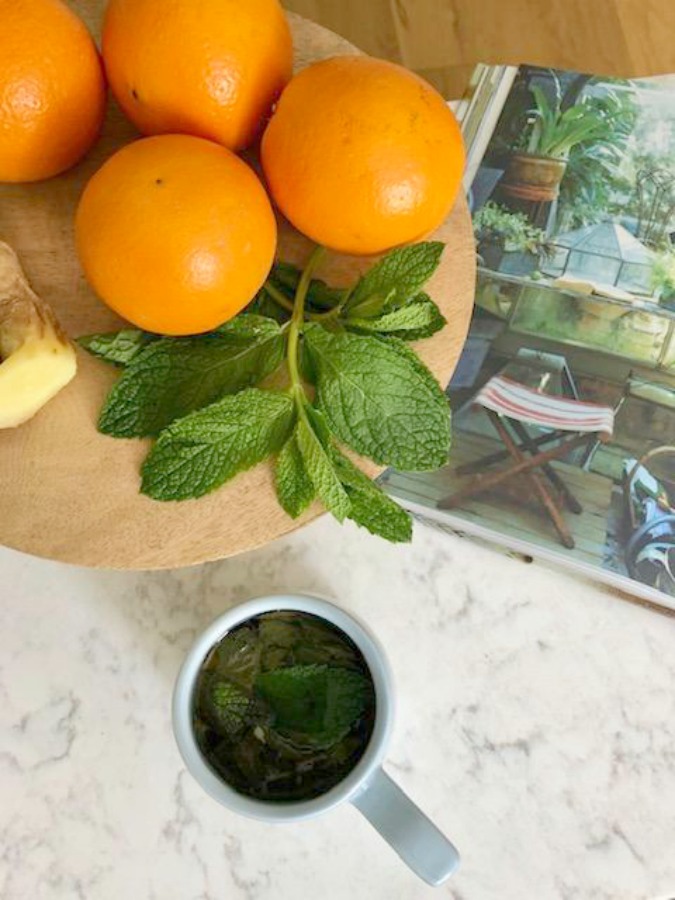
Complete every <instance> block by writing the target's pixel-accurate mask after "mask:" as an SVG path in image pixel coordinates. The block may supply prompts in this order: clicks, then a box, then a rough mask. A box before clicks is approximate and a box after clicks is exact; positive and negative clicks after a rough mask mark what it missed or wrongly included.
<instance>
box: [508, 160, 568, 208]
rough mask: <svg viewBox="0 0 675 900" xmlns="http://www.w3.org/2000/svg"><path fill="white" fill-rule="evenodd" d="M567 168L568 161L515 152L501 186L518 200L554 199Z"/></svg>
mask: <svg viewBox="0 0 675 900" xmlns="http://www.w3.org/2000/svg"><path fill="white" fill-rule="evenodd" d="M566 168H567V160H566V159H555V158H553V157H550V156H535V155H533V154H530V153H514V154H513V156H512V157H511V158H510V159H509V162H508V165H507V167H506V172H505V173H504V177H503V178H502V182H501V187H502V189H503V190H504V193H506V194H509V195H510V196H511V197H517V198H518V199H519V200H535V201H547V200H548V201H550V200H555V198H556V197H557V196H558V191H559V189H560V182H561V181H562V179H563V175H564V174H565V169H566Z"/></svg>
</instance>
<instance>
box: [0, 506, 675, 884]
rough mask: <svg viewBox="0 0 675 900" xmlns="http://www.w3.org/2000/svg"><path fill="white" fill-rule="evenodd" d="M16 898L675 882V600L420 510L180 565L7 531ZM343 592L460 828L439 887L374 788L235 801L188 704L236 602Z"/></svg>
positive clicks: (413, 777)
mask: <svg viewBox="0 0 675 900" xmlns="http://www.w3.org/2000/svg"><path fill="white" fill-rule="evenodd" d="M0 566H1V573H2V591H1V596H2V602H1V603H0V700H1V702H0V898H2V900H29V898H30V900H61V898H64V900H66V898H67V900H78V898H79V900H120V898H125V900H126V898H129V900H174V898H175V900H221V898H223V900H224V898H227V900H239V898H241V900H286V898H288V900H314V898H320V900H343V898H344V900H379V898H382V900H413V898H431V897H432V896H442V897H446V898H449V900H577V898H578V900H656V898H672V897H674V896H675V849H674V847H675V652H674V650H673V648H674V647H675V619H673V618H668V617H666V616H661V615H659V614H657V613H654V612H651V611H648V610H645V609H643V608H640V607H638V606H634V605H632V604H629V603H627V602H624V601H621V600H618V599H616V598H614V597H612V596H611V595H610V594H608V593H606V592H604V591H603V590H601V589H599V588H596V587H593V586H591V585H588V584H585V583H581V582H577V581H575V580H574V579H572V578H569V577H566V576H564V575H561V574H560V573H557V572H552V571H548V570H546V569H544V568H540V567H538V566H533V565H531V566H528V565H526V564H524V563H522V562H519V561H516V560H511V559H507V558H506V557H503V556H501V555H497V554H494V553H492V552H491V551H489V550H486V549H484V548H481V547H477V546H474V545H472V544H471V543H469V542H468V541H463V540H460V539H458V538H453V537H448V536H445V535H442V534H440V533H438V532H436V531H432V530H429V529H427V528H425V527H422V526H418V527H417V528H416V535H415V540H414V543H413V544H412V545H411V546H408V547H403V548H401V547H391V546H389V545H387V544H385V543H383V542H381V541H378V540H376V539H374V538H370V537H369V536H368V535H366V534H365V533H364V532H361V531H357V530H356V529H355V528H353V527H351V526H348V527H345V528H343V529H341V528H340V527H339V526H337V525H336V524H335V523H334V522H333V521H332V520H329V519H328V518H324V519H322V520H321V521H319V522H316V523H314V524H313V525H312V526H310V527H308V528H306V529H305V530H303V531H301V532H300V533H298V534H295V535H293V536H291V537H289V538H285V539H283V540H281V541H279V542H278V543H276V544H273V545H271V546H269V547H267V548H265V549H264V550H260V551H258V552H255V553H252V554H249V555H246V556H242V557H239V558H237V559H233V560H229V561H225V562H222V563H217V564H212V565H206V566H201V567H198V568H194V569H183V570H180V571H175V572H167V573H155V574H152V573H115V572H97V571H89V570H83V569H76V568H70V567H67V566H63V565H60V564H55V563H50V562H44V561H40V560H36V559H31V558H28V557H25V556H22V555H20V554H17V553H13V552H11V551H8V550H2V551H0ZM288 589H305V590H309V591H312V590H315V591H318V592H321V593H323V594H332V595H333V596H334V597H336V598H338V600H339V602H340V603H341V604H342V605H344V606H345V607H346V608H347V609H350V610H353V611H355V612H357V614H359V615H360V616H361V617H362V618H363V619H365V620H366V621H367V622H368V623H369V624H370V625H371V627H372V628H373V629H374V630H375V631H376V632H377V633H378V634H379V636H380V638H381V639H382V641H383V643H384V644H385V647H386V648H387V650H388V653H389V657H390V660H391V663H392V667H393V670H394V674H395V677H396V682H397V687H398V706H399V712H398V720H397V725H396V728H395V733H394V737H393V741H392V744H391V753H390V758H389V763H388V769H389V771H390V773H391V774H392V775H393V776H394V777H395V778H396V779H398V781H399V782H400V783H401V785H402V786H403V787H405V788H406V790H408V791H409V792H410V793H411V795H412V796H413V797H414V798H415V799H416V800H417V801H418V803H419V804H420V805H421V806H422V808H423V809H425V810H426V811H427V812H428V813H429V814H430V815H431V816H432V817H433V818H434V819H435V820H436V821H437V822H438V824H439V825H440V826H441V827H442V828H443V830H445V831H446V832H447V834H448V835H449V836H450V837H451V838H452V839H453V840H454V841H455V842H456V843H457V845H458V846H459V848H460V850H461V852H462V856H463V862H462V866H461V869H460V870H459V872H458V873H457V875H456V876H455V877H454V878H453V879H452V880H451V881H450V882H448V883H447V884H446V885H445V886H444V887H442V888H438V889H435V890H434V889H433V888H429V887H427V886H425V885H424V884H423V883H421V882H419V881H417V880H416V878H415V877H414V876H413V875H412V874H411V873H410V872H409V871H408V870H407V869H406V868H405V867H404V865H403V864H402V863H401V862H400V861H399V860H398V858H397V857H396V856H395V855H394V853H393V852H392V851H391V850H390V849H389V848H388V847H387V845H386V844H385V843H384V842H383V841H382V840H381V839H380V838H379V837H378V835H377V834H376V833H375V832H374V831H372V830H371V829H370V826H369V825H368V824H367V823H366V822H365V820H362V819H361V818H360V816H359V813H358V812H357V811H356V810H354V809H353V808H351V807H343V808H340V809H338V810H336V811H334V812H332V813H330V814H328V815H326V816H324V817H323V818H321V819H318V820H315V821H313V822H310V823H301V824H297V825H285V826H268V825H263V824H260V823H257V822H253V821H249V820H244V819H240V818H237V817H235V816H234V815H233V814H231V813H229V812H227V811H225V810H224V809H221V808H220V807H219V806H217V805H216V804H215V802H214V801H212V800H211V799H210V798H209V797H207V796H206V795H205V794H203V793H202V791H201V789H200V788H199V787H198V786H197V784H196V783H195V782H194V781H193V780H192V779H191V778H190V776H189V775H188V774H187V773H186V772H185V771H184V768H183V766H182V764H181V760H180V758H179V756H178V752H177V750H176V749H175V747H174V743H173V739H172V735H171V731H170V723H169V697H170V692H171V687H172V682H173V678H174V676H175V674H176V671H177V669H178V666H179V664H180V662H181V658H182V655H183V653H184V651H185V650H186V649H187V648H188V646H189V645H190V643H191V641H192V638H193V636H194V635H195V633H196V631H197V630H198V629H201V628H202V627H203V626H204V625H205V624H206V623H207V622H208V621H210V620H211V619H212V618H213V617H215V616H216V615H217V614H218V613H220V612H221V611H222V610H224V609H226V608H227V607H229V606H231V605H232V604H234V603H235V602H237V601H240V600H243V599H245V598H247V597H249V596H252V595H255V594H262V593H269V592H274V591H277V590H288Z"/></svg>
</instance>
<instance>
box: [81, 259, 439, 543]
mask: <svg viewBox="0 0 675 900" xmlns="http://www.w3.org/2000/svg"><path fill="white" fill-rule="evenodd" d="M442 252H443V245H442V244H440V243H438V242H423V243H419V244H414V245H412V246H409V247H403V248H400V249H397V250H394V251H393V252H392V253H390V254H389V255H387V256H385V257H384V258H382V259H381V260H380V261H379V262H378V263H376V264H375V265H374V266H373V267H372V268H371V269H370V270H369V271H368V272H367V273H366V274H365V275H364V276H363V277H362V278H361V279H360V280H359V281H358V283H357V284H356V285H355V286H354V287H353V288H352V289H351V290H347V289H344V288H334V287H331V286H330V285H328V284H326V283H325V282H324V281H322V280H321V279H318V278H314V277H312V276H313V271H314V267H315V266H316V265H317V264H318V260H319V258H320V251H318V250H317V251H315V253H314V254H313V255H312V257H311V258H310V261H309V263H308V265H307V267H306V269H305V271H304V272H301V271H300V270H299V269H297V268H296V267H294V266H291V265H289V264H286V263H277V264H276V265H275V266H274V267H273V269H272V271H271V273H270V276H269V278H268V280H267V282H266V283H265V285H264V287H263V288H261V290H260V292H259V293H258V295H257V297H256V298H255V299H254V300H253V302H252V303H251V304H250V305H249V307H248V309H247V310H246V311H245V312H244V313H242V314H240V315H239V316H237V317H236V318H234V319H232V320H231V321H229V322H226V323H225V324H224V325H222V326H220V327H219V328H217V329H215V330H214V331H211V332H209V333H207V334H202V335H197V336H194V337H183V338H172V337H159V336H157V335H151V334H147V333H145V332H143V331H139V330H136V329H124V330H122V331H118V332H115V333H111V334H99V335H89V336H86V337H83V338H80V344H81V346H82V347H83V348H84V349H86V350H87V351H88V352H90V353H91V354H92V355H94V356H96V357H98V358H99V359H101V360H103V361H105V362H107V363H110V364H112V365H114V366H117V367H121V368H122V373H121V375H120V377H119V379H118V380H117V382H116V383H115V385H114V387H113V388H112V390H111V391H110V393H109V395H108V397H107V399H106V401H105V404H104V406H103V409H102V410H101V414H100V418H99V430H100V431H102V432H103V433H105V434H109V435H111V436H113V437H124V438H133V437H153V438H156V441H155V443H154V445H153V446H152V448H151V449H150V451H149V453H148V456H147V458H146V460H145V462H144V463H143V466H142V470H141V491H142V492H143V493H144V494H146V495H147V496H149V497H152V498H153V499H155V500H162V501H169V500H186V499H190V498H197V497H201V496H204V495H205V494H208V493H210V492H211V491H214V490H216V489H218V488H219V487H220V486H221V485H223V484H225V483H226V482H227V481H229V480H230V479H231V478H233V477H235V476H236V475H237V474H238V473H240V472H243V471H245V470H246V469H249V468H251V467H252V466H255V465H257V464H258V463H260V462H262V461H263V460H265V459H268V458H269V457H274V483H275V489H276V493H277V497H278V500H279V503H280V505H281V506H282V508H283V509H284V510H285V511H286V513H287V514H288V515H289V516H291V517H292V518H297V517H298V516H300V515H301V514H302V513H303V512H304V511H305V510H306V509H307V508H308V507H309V505H310V504H311V503H312V502H313V501H314V500H319V501H320V502H321V503H322V504H323V506H324V507H325V508H326V509H327V510H329V511H330V512H331V513H332V514H333V515H334V516H335V518H336V519H338V521H340V522H342V521H343V520H344V519H346V518H348V519H351V520H352V521H354V522H355V523H356V524H358V525H360V526H362V527H364V528H366V529H367V530H369V531H370V532H371V533H373V534H377V535H380V536H382V537H384V538H385V539H386V540H389V541H408V540H410V537H411V521H410V517H409V516H408V514H407V513H406V512H404V511H403V510H402V509H401V508H400V507H399V506H398V505H397V504H396V503H394V502H393V501H392V500H391V499H390V498H389V497H387V496H386V495H385V494H384V493H383V492H382V491H381V489H380V488H379V487H378V486H377V485H376V484H374V483H373V482H372V481H371V480H370V479H369V478H368V477H366V476H365V475H364V474H363V473H362V472H361V471H360V469H358V468H357V467H356V466H355V465H354V464H353V463H352V462H351V461H350V460H349V459H348V458H347V457H346V456H345V455H344V453H343V452H342V449H341V446H342V445H344V446H346V447H348V448H351V450H353V451H354V452H355V453H357V454H359V455H361V456H364V457H367V458H369V459H371V460H373V461H374V462H375V463H377V464H378V465H386V466H395V467H396V468H400V469H404V470H408V471H424V470H428V469H434V468H437V467H439V466H441V465H443V464H444V463H445V462H446V460H447V455H448V451H449V447H450V412H449V407H448V402H447V398H446V396H445V394H444V393H443V391H442V390H441V388H440V386H439V385H438V383H437V382H436V380H435V378H434V377H433V376H432V375H431V373H430V372H429V370H428V369H427V368H426V366H425V365H424V364H423V363H422V361H421V360H420V359H419V357H418V356H417V355H416V354H415V352H414V351H413V350H412V349H411V347H410V346H409V344H408V343H406V342H410V341H416V340H421V339H423V338H426V337H430V336H431V335H433V334H435V333H436V332H438V331H439V330H440V329H441V328H443V326H444V325H445V320H444V318H443V316H442V314H441V312H440V311H439V309H438V307H437V306H436V304H435V303H434V302H433V300H432V299H431V298H430V297H429V296H428V295H427V294H426V293H424V292H423V291H422V288H423V287H424V284H425V283H426V281H427V280H428V279H429V277H430V276H431V275H432V274H433V272H434V271H435V269H436V267H437V265H438V263H439V260H440V257H441V254H442ZM284 361H286V363H287V372H288V379H287V381H286V384H288V382H290V384H288V387H287V389H285V388H284V386H283V385H284V382H283V381H282V380H280V378H279V377H278V376H275V379H274V381H273V382H269V383H273V384H274V385H279V388H278V389H275V390H271V389H270V390H267V389H263V388H264V385H263V386H262V388H261V387H258V386H259V385H261V383H262V382H265V379H267V378H268V377H269V376H272V375H273V374H274V373H276V372H277V370H278V369H279V368H280V367H281V365H282V363H283V362H284ZM303 379H304V381H303ZM305 381H306V382H310V383H311V384H312V385H313V387H314V399H313V400H310V397H309V394H308V388H307V387H306V384H305Z"/></svg>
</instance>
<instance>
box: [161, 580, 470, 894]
mask: <svg viewBox="0 0 675 900" xmlns="http://www.w3.org/2000/svg"><path fill="white" fill-rule="evenodd" d="M276 611H289V612H301V613H309V614H310V615H314V616H318V617H319V618H322V619H325V620H326V621H327V622H330V623H332V624H333V625H335V626H336V627H337V628H339V629H340V630H341V631H343V632H344V633H345V634H346V635H348V637H350V638H351V639H352V641H353V642H354V643H355V644H356V646H357V647H358V648H359V650H360V651H361V653H362V654H363V657H364V659H365V661H366V663H367V665H368V668H369V669H370V673H371V675H372V679H373V684H374V687H375V723H374V726H373V731H372V734H371V737H370V740H369V742H368V745H367V746H366V749H365V751H364V753H363V755H362V756H361V758H360V759H359V760H358V762H357V763H356V765H355V766H354V768H353V769H351V771H350V772H349V773H348V774H347V775H346V776H345V778H344V779H343V780H342V781H340V782H339V783H338V784H336V785H334V786H333V787H332V788H331V789H330V790H328V791H326V792H325V793H324V794H322V795H321V796H319V797H314V798H312V799H311V800H301V801H297V802H289V803H274V802H266V801H262V800H256V799H254V798H252V797H246V796H244V795H243V794H240V793H238V792H237V791H235V790H234V789H233V788H231V787H230V786H229V785H228V784H227V782H225V781H224V780H223V779H222V778H220V777H219V776H218V775H216V773H215V772H214V771H213V770H212V769H211V767H210V766H209V765H208V763H207V762H206V760H205V759H204V757H203V756H202V754H201V751H200V749H199V746H198V744H197V741H196V738H195V734H194V730H193V726H192V710H193V702H194V692H195V685H196V683H197V678H198V676H199V673H200V670H201V668H202V665H203V663H204V660H205V659H206V657H207V656H208V654H209V652H210V650H211V649H212V648H213V647H214V646H215V645H216V644H217V643H218V642H219V641H220V640H222V638H223V637H224V636H225V635H226V634H227V633H228V632H229V631H231V630H232V629H233V628H235V627H236V626H237V625H241V624H242V623H243V622H246V621H247V620H248V619H251V618H253V617H254V616H259V615H261V614H262V613H267V612H276ZM393 715H394V691H393V682H392V676H391V671H390V669H389V664H388V662H387V659H386V657H385V655H384V652H383V650H382V648H381V646H380V644H379V643H378V641H377V640H376V639H375V637H374V636H373V635H372V634H371V633H370V632H369V631H368V630H367V629H366V628H365V626H363V625H361V624H360V623H359V622H357V621H356V619H354V618H353V617H352V616H351V615H348V614H347V613H346V612H344V610H342V609H340V608H339V607H337V606H335V605H334V604H333V603H329V602H328V601H327V600H323V599H319V598H318V597H310V596H305V595H300V594H279V595H273V596H268V597H260V598H258V599H256V600H250V601H248V602H247V603H243V604H241V605H239V606H236V607H234V608H233V609H231V610H229V611H228V612H226V613H225V614H224V615H222V616H220V617H219V618H218V619H216V620H215V622H212V623H211V625H209V627H208V628H207V629H206V631H204V632H203V633H202V634H201V635H200V636H199V637H198V638H197V640H196V641H195V643H194V644H193V646H192V648H191V650H190V651H189V653H188V655H187V657H186V659H185V661H184V663H183V665H182V667H181V670H180V673H179V675H178V679H177V681H176V687H175V690H174V695H173V728H174V733H175V736H176V741H177V743H178V748H179V750H180V752H181V755H182V757H183V760H184V761H185V765H186V766H187V768H188V770H189V771H190V772H191V773H192V775H193V776H194V778H195V779H196V780H197V781H198V782H199V784H200V785H201V786H202V787H203V788H204V790H205V791H206V792H207V793H208V794H210V795H211V796H212V797H213V798H214V799H215V800H217V801H218V802H219V803H221V804H222V805H223V806H225V807H227V808H228V809H231V810H232V811H233V812H236V813H241V814H242V815H244V816H249V817H250V818H254V819H260V820H262V821H264V822H297V821H299V820H301V819H309V818H312V817H313V816H317V815H319V814H320V813H324V812H327V811H328V810H329V809H332V808H333V807H334V806H337V805H338V803H346V802H349V803H352V804H353V805H354V806H355V807H356V808H357V809H358V810H359V811H360V812H361V813H363V815H364V816H365V817H366V818H367V819H368V821H369V822H370V823H371V824H372V825H373V826H374V827H375V828H376V829H377V830H378V831H379V832H380V834H381V835H382V837H383V838H384V839H385V840H386V841H388V843H389V844H390V845H391V846H392V847H393V848H394V850H395V851H396V852H397V853H398V854H399V856H400V857H401V859H403V861H404V862H405V863H407V865H408V866H410V868H411V869H412V870H413V871H414V872H415V873H416V874H417V875H419V876H420V877H421V878H423V879H424V880H425V881H426V882H427V883H428V884H432V885H438V884H441V883H442V882H443V881H445V879H446V878H448V876H449V875H451V874H452V872H453V871H454V870H455V869H456V867H457V865H458V863H459V855H458V853H457V850H456V849H455V847H454V846H453V845H452V844H451V843H450V841H449V840H448V839H447V838H446V837H445V836H444V835H443V834H442V833H441V832H440V831H439V830H438V828H436V826H435V825H434V824H433V823H432V822H431V821H430V820H429V819H428V818H427V817H426V816H425V815H424V813H422V812H421V811H420V810H419V809H418V808H417V807H416V806H415V804H414V803H413V802H412V800H410V799H409V797H408V796H407V794H405V793H404V792H403V791H402V790H401V788H400V787H398V785H397V784H396V783H395V782H394V781H392V779H391V778H390V777H389V776H388V775H387V774H386V772H385V771H384V769H383V768H382V761H383V759H384V755H385V752H386V749H387V744H388V742H389V737H390V734H391V729H392V724H393Z"/></svg>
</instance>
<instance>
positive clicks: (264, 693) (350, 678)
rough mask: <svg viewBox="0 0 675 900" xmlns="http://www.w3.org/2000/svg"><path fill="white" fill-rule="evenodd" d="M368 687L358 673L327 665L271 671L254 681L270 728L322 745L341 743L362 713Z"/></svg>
mask: <svg viewBox="0 0 675 900" xmlns="http://www.w3.org/2000/svg"><path fill="white" fill-rule="evenodd" d="M369 688H370V685H369V682H368V680H367V679H366V678H365V677H364V676H363V675H362V674H361V673H360V672H357V671H354V670H352V669H345V668H339V667H337V666H327V665H308V666H289V667H287V668H283V669H273V670H272V671H271V672H262V673H260V674H259V675H258V677H257V678H256V681H255V689H256V691H257V693H258V694H260V696H261V697H262V698H263V700H265V702H266V703H267V704H268V705H269V707H270V709H271V710H272V715H273V720H272V724H273V726H274V728H276V729H277V730H279V731H280V732H282V733H283V732H301V733H302V734H303V735H306V736H307V737H310V738H311V739H313V743H315V744H317V745H322V746H331V745H332V744H335V743H337V742H338V741H339V740H341V739H342V738H343V737H344V736H345V734H346V733H347V732H348V731H349V729H350V728H351V726H352V724H353V722H355V721H356V720H357V719H358V718H359V716H361V715H362V714H363V712H364V710H365V708H366V704H367V702H368V697H369Z"/></svg>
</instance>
